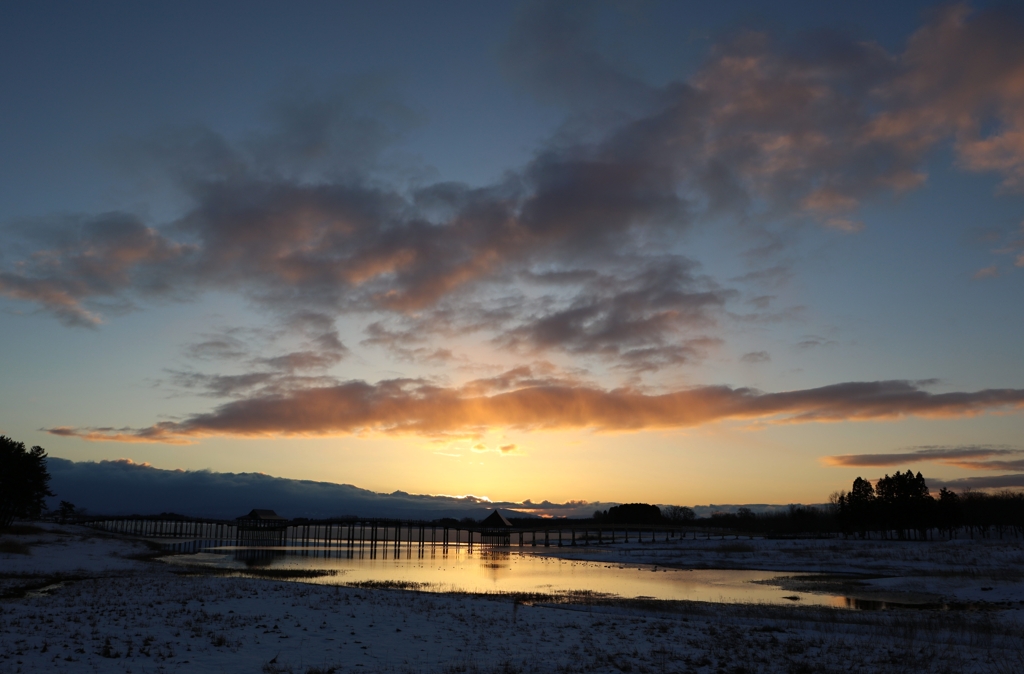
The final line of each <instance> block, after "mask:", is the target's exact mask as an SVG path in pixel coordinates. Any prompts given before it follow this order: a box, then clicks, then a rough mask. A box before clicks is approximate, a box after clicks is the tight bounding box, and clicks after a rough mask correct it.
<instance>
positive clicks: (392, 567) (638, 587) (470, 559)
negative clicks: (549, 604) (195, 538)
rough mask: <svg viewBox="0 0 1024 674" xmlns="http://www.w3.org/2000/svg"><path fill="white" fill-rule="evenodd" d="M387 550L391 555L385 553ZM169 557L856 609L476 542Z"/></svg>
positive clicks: (777, 591)
mask: <svg viewBox="0 0 1024 674" xmlns="http://www.w3.org/2000/svg"><path fill="white" fill-rule="evenodd" d="M389 552H390V553H391V554H390V555H389V554H388V553H389ZM167 561H169V562H171V563H177V564H198V565H204V566H212V567H216V568H221V569H233V570H237V571H238V572H239V573H242V574H244V573H245V572H246V571H247V570H248V571H253V570H257V569H270V570H272V572H273V573H275V575H276V574H277V573H281V574H285V573H286V572H298V573H302V572H310V571H314V572H324V571H326V572H333V575H322V576H318V577H311V578H303V579H302V580H303V581H304V582H314V583H324V584H336V585H351V584H363V583H371V584H386V585H391V586H395V587H409V588H415V589H419V590H423V591H431V592H452V591H461V592H471V593H510V592H514V593H531V594H532V593H541V594H555V595H563V594H572V593H580V592H584V593H594V594H599V595H609V596H614V597H621V598H630V599H632V598H651V599H664V600H690V601H703V602H718V603H763V604H776V605H787V606H792V605H814V606H835V607H841V608H856V607H857V606H856V603H852V600H851V599H850V598H849V597H843V596H838V595H830V594H819V593H808V592H801V593H794V592H792V591H787V590H784V589H782V588H780V587H778V586H775V585H771V584H768V582H770V581H772V580H773V579H776V578H780V577H784V576H788V575H791V574H788V573H780V572H778V571H750V570H731V569H693V570H681V569H668V568H663V567H657V566H649V565H644V564H625V563H609V562H586V561H574V560H567V559H560V558H556V557H548V556H542V555H534V554H530V553H526V552H517V551H510V550H501V549H500V548H499V549H494V548H488V547H481V546H476V547H475V548H472V549H470V548H468V547H467V546H450V547H449V548H448V549H447V552H445V550H444V548H434V549H431V548H425V549H422V550H419V549H415V548H412V547H410V548H405V547H404V546H403V549H401V550H399V551H398V552H397V554H396V553H395V552H394V551H391V550H388V549H387V546H385V547H384V548H383V549H382V550H378V551H377V553H376V554H371V553H370V552H369V551H364V552H363V554H360V552H359V551H358V550H355V551H352V550H349V549H346V548H345V547H339V548H334V549H324V548H284V547H282V548H239V547H235V546H223V547H213V548H207V549H206V550H205V551H204V552H201V553H197V554H190V555H175V556H173V557H170V558H167Z"/></svg>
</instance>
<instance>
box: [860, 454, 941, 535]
mask: <svg viewBox="0 0 1024 674" xmlns="http://www.w3.org/2000/svg"><path fill="white" fill-rule="evenodd" d="M875 497H876V499H877V500H878V502H879V505H880V512H881V514H882V519H883V524H884V528H885V529H886V530H895V531H896V532H897V534H898V535H899V537H900V538H901V539H903V538H906V537H907V532H908V531H910V530H914V529H916V530H917V531H919V532H921V534H922V535H926V532H927V530H928V528H929V526H930V525H931V521H930V520H931V515H932V506H933V505H934V499H933V498H932V496H931V494H930V493H929V492H928V485H927V484H926V483H925V480H924V477H923V476H922V475H921V473H918V474H917V475H914V474H913V473H911V472H910V471H909V470H908V471H907V472H906V473H900V472H899V471H896V473H895V474H894V475H893V476H892V477H889V476H888V475H886V476H885V477H883V478H882V479H880V480H879V481H878V484H877V485H875Z"/></svg>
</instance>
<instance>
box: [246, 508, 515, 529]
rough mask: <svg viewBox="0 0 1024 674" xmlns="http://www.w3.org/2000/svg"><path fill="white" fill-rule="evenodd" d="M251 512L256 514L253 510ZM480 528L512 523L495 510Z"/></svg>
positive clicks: (503, 526)
mask: <svg viewBox="0 0 1024 674" xmlns="http://www.w3.org/2000/svg"><path fill="white" fill-rule="evenodd" d="M253 512H256V511H255V510H254V511H253ZM480 526H482V527H484V528H487V529H511V528H512V523H511V522H509V521H508V520H507V519H505V516H504V515H502V514H501V512H499V511H498V509H497V508H495V510H494V512H492V513H491V514H490V515H488V516H487V517H485V518H484V520H483V521H482V522H480Z"/></svg>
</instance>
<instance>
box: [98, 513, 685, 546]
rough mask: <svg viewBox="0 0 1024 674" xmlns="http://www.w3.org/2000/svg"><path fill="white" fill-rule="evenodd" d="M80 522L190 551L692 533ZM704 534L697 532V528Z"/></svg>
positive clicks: (363, 523) (560, 526) (392, 524)
mask: <svg viewBox="0 0 1024 674" xmlns="http://www.w3.org/2000/svg"><path fill="white" fill-rule="evenodd" d="M79 523H80V524H83V525H85V526H89V527H92V528H95V529H100V530H103V531H109V532H113V533H118V534H124V535H129V536H137V537H140V538H147V539H152V540H154V542H159V543H162V544H164V545H165V546H167V547H168V548H170V549H175V550H180V551H182V552H186V551H195V550H198V549H201V548H204V547H213V546H216V545H221V546H224V545H235V546H239V547H264V548H270V547H295V548H306V549H324V550H343V549H344V550H350V551H360V552H363V551H370V552H371V554H372V553H375V552H376V551H377V550H378V549H384V550H386V549H388V548H389V547H393V548H394V550H395V552H397V551H398V550H399V549H400V548H403V547H406V548H410V549H411V548H413V547H416V548H419V549H423V548H442V549H445V550H447V548H449V547H460V546H461V547H467V548H469V549H470V550H472V548H473V547H474V546H480V547H505V548H513V547H518V548H525V547H531V548H536V547H545V548H550V547H563V546H576V545H587V546H590V545H607V544H614V543H655V542H659V541H665V542H667V541H670V540H673V539H675V540H679V539H680V538H685V537H687V534H689V533H691V532H692V534H693V537H694V538H696V536H697V533H696V530H689V529H685V528H683V527H680V526H670V525H639V526H638V525H632V526H627V525H621V524H619V525H612V524H600V525H598V524H593V523H586V522H573V521H566V520H540V521H538V522H537V523H536V524H533V525H531V526H527V527H512V528H501V529H495V528H489V527H485V526H474V525H470V524H451V523H448V524H445V523H443V522H440V523H439V522H436V521H432V522H428V521H418V520H404V519H380V518H378V519H362V518H339V519H327V520H285V519H280V520H279V521H270V522H264V521H253V520H242V519H239V520H217V519H204V518H173V519H172V518H160V517H98V518H88V519H83V520H80V521H79ZM702 533H704V532H702Z"/></svg>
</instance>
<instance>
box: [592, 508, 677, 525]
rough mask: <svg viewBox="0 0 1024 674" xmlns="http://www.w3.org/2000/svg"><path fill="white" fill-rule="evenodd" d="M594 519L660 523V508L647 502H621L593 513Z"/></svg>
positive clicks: (631, 522) (629, 522) (610, 521)
mask: <svg viewBox="0 0 1024 674" xmlns="http://www.w3.org/2000/svg"><path fill="white" fill-rule="evenodd" d="M594 519H595V520H600V521H604V522H609V523H615V524H660V523H661V522H662V521H663V519H662V517H661V508H659V507H658V506H656V505H650V504H647V503H623V504H622V505H617V506H612V507H611V508H608V510H605V511H604V512H601V511H598V512H595V513H594Z"/></svg>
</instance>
